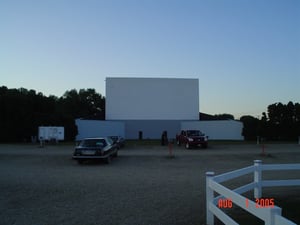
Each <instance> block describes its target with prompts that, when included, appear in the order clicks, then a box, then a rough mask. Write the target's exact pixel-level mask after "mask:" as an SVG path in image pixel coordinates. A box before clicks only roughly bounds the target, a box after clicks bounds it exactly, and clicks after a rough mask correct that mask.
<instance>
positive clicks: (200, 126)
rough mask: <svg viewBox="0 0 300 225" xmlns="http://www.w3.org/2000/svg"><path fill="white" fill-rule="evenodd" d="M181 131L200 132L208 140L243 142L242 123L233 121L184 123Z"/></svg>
mask: <svg viewBox="0 0 300 225" xmlns="http://www.w3.org/2000/svg"><path fill="white" fill-rule="evenodd" d="M181 129H182V130H185V129H195V130H201V131H202V132H203V133H205V135H207V136H208V139H210V140H244V137H243V136H242V131H243V123H242V122H240V121H235V120H213V121H184V122H181Z"/></svg>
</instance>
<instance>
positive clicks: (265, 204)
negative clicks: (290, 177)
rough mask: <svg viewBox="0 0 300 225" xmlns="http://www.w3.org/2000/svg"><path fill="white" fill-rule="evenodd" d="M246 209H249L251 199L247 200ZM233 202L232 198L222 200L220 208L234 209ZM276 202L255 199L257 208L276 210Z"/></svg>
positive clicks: (220, 200)
mask: <svg viewBox="0 0 300 225" xmlns="http://www.w3.org/2000/svg"><path fill="white" fill-rule="evenodd" d="M245 204H246V208H248V207H249V199H248V198H246V203H245ZM232 206H233V202H232V199H230V198H220V199H219V200H218V208H220V209H222V208H224V209H227V208H232ZM274 206H275V202H274V198H256V199H255V208H274Z"/></svg>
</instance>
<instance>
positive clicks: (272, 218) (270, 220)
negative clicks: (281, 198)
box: [265, 207, 281, 225]
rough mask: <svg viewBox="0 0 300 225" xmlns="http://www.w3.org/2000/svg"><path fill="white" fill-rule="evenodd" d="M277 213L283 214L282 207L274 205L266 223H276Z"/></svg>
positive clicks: (272, 224)
mask: <svg viewBox="0 0 300 225" xmlns="http://www.w3.org/2000/svg"><path fill="white" fill-rule="evenodd" d="M275 215H279V216H281V208H279V207H274V208H271V209H270V211H269V215H268V218H267V220H266V221H265V225H275V224H276V223H275Z"/></svg>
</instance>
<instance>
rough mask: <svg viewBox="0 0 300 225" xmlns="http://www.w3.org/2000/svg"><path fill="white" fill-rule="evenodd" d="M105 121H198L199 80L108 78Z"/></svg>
mask: <svg viewBox="0 0 300 225" xmlns="http://www.w3.org/2000/svg"><path fill="white" fill-rule="evenodd" d="M105 97H106V109H105V110H106V120H198V119H199V81H198V79H173V78H112V77H109V78H106V95H105Z"/></svg>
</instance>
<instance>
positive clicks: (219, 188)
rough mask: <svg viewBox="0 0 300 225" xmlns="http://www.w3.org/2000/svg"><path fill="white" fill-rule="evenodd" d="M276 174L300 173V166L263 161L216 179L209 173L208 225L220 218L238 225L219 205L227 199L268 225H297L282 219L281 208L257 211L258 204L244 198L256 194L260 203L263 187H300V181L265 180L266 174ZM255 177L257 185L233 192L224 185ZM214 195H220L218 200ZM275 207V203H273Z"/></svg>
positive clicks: (207, 185) (224, 221) (249, 185)
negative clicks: (263, 173) (278, 172)
mask: <svg viewBox="0 0 300 225" xmlns="http://www.w3.org/2000/svg"><path fill="white" fill-rule="evenodd" d="M267 170H269V171H274V170H300V164H268V165H263V164H262V161H261V160H254V165H252V166H248V167H245V168H242V169H238V170H235V171H231V172H228V173H224V174H220V175H217V176H214V175H215V174H214V172H206V223H207V225H214V216H216V217H218V218H219V219H220V220H221V221H222V222H223V223H224V224H228V225H238V223H237V222H235V221H234V220H233V219H232V218H231V217H229V216H228V215H227V214H225V213H224V212H223V211H222V210H221V209H220V208H219V207H217V204H218V202H219V201H220V200H222V199H225V200H226V199H227V200H230V201H231V204H232V203H234V204H236V205H238V206H239V207H241V208H243V209H244V210H246V211H247V212H249V213H251V214H253V215H254V216H256V217H258V218H260V219H261V220H263V221H264V222H265V225H297V224H295V223H293V222H292V221H290V220H288V219H286V218H284V217H282V216H281V211H282V210H281V208H280V207H277V206H275V205H274V206H273V205H272V207H262V208H257V203H255V202H254V201H251V200H250V199H248V198H246V197H244V196H242V195H240V194H243V193H245V192H247V191H250V190H254V198H258V199H260V198H261V196H262V188H263V187H273V186H299V185H300V179H293V180H292V179H289V180H262V171H267ZM250 173H254V181H253V182H251V183H249V184H246V185H244V186H241V187H238V188H236V189H234V190H230V189H228V188H227V187H225V186H223V185H221V184H220V183H222V182H224V181H227V180H231V179H234V178H238V177H240V176H243V175H246V174H250ZM214 192H217V193H218V194H219V195H218V196H216V197H215V196H214ZM272 204H273V203H272Z"/></svg>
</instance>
